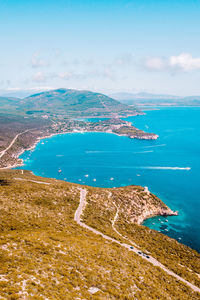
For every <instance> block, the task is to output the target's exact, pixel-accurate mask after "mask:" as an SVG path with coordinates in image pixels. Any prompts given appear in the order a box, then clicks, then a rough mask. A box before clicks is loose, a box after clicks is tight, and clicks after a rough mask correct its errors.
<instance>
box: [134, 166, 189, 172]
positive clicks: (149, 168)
mask: <svg viewBox="0 0 200 300" xmlns="http://www.w3.org/2000/svg"><path fill="white" fill-rule="evenodd" d="M137 168H138V169H147V170H186V171H189V170H191V168H190V167H185V168H182V167H137Z"/></svg>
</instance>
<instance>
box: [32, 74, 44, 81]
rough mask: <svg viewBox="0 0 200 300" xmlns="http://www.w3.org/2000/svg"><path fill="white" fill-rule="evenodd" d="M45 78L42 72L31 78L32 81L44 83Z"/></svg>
mask: <svg viewBox="0 0 200 300" xmlns="http://www.w3.org/2000/svg"><path fill="white" fill-rule="evenodd" d="M46 79H47V76H46V75H45V74H44V73H43V72H37V73H36V74H34V75H33V76H32V80H33V81H35V82H45V81H46Z"/></svg>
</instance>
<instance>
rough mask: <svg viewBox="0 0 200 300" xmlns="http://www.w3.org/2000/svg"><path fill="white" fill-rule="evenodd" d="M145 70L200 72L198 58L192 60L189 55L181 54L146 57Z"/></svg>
mask: <svg viewBox="0 0 200 300" xmlns="http://www.w3.org/2000/svg"><path fill="white" fill-rule="evenodd" d="M144 66H145V68H147V69H148V70H151V71H172V72H175V71H185V72H188V71H193V70H200V57H197V58H194V57H193V56H192V55H191V54H190V53H181V54H179V55H177V56H175V55H173V56H170V57H168V58H165V57H148V58H146V59H145V63H144Z"/></svg>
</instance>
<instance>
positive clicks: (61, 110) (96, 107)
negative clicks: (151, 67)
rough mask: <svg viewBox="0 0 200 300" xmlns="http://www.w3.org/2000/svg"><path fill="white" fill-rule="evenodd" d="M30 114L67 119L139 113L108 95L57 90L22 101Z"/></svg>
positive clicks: (22, 105) (21, 104) (21, 103)
mask: <svg viewBox="0 0 200 300" xmlns="http://www.w3.org/2000/svg"><path fill="white" fill-rule="evenodd" d="M20 106H21V107H22V108H23V109H24V110H26V111H27V113H28V114H41V113H42V114H49V115H53V114H60V115H62V116H63V115H65V116H67V117H85V116H88V117H89V116H102V117H103V116H109V117H111V116H112V117H114V116H119V115H120V116H127V115H136V114H138V113H139V111H138V110H137V109H136V108H135V107H130V106H128V105H126V104H122V103H120V102H119V101H117V100H114V99H112V98H110V97H108V96H106V95H103V94H100V93H94V92H90V91H78V90H72V89H57V90H51V91H46V92H42V93H38V94H34V95H31V96H29V97H27V98H24V99H22V100H20Z"/></svg>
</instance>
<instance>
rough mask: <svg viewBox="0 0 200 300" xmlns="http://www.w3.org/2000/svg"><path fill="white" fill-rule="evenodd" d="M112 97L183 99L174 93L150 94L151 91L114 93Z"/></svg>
mask: <svg viewBox="0 0 200 300" xmlns="http://www.w3.org/2000/svg"><path fill="white" fill-rule="evenodd" d="M110 97H112V98H114V99H117V100H140V99H175V100H177V99H181V97H179V96H174V95H164V94H160V95H159V94H150V93H145V92H141V93H136V94H133V93H114V94H111V95H110Z"/></svg>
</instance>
